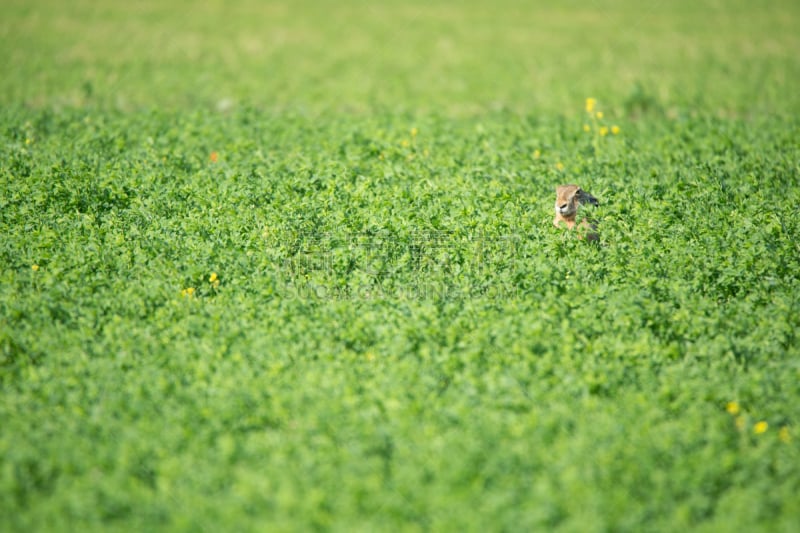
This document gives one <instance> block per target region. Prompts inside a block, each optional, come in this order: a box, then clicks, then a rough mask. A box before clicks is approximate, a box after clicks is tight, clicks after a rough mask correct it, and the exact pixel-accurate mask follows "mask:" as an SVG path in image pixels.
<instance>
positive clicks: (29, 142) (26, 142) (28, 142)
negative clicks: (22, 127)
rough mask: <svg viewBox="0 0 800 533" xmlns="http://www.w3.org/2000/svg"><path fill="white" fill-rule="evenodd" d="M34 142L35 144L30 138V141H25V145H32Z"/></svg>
mask: <svg viewBox="0 0 800 533" xmlns="http://www.w3.org/2000/svg"><path fill="white" fill-rule="evenodd" d="M32 142H33V141H32V140H31V139H30V138H28V139H25V144H31V143H32Z"/></svg>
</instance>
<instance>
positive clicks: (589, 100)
mask: <svg viewBox="0 0 800 533" xmlns="http://www.w3.org/2000/svg"><path fill="white" fill-rule="evenodd" d="M596 104H597V100H596V99H595V98H587V99H586V112H587V113H591V112H592V111H594V106H595V105H596Z"/></svg>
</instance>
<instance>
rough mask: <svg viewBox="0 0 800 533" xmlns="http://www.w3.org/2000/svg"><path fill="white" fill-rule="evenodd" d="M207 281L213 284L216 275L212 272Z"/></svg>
mask: <svg viewBox="0 0 800 533" xmlns="http://www.w3.org/2000/svg"><path fill="white" fill-rule="evenodd" d="M208 281H209V282H211V283H214V282H215V281H217V273H216V272H212V273H211V275H210V276H209V277H208Z"/></svg>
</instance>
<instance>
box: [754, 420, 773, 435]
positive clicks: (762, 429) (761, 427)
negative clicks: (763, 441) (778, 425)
mask: <svg viewBox="0 0 800 533" xmlns="http://www.w3.org/2000/svg"><path fill="white" fill-rule="evenodd" d="M767 428H769V424H767V423H766V422H765V421H764V420H762V421H761V422H756V425H755V426H753V431H755V433H756V435H761V434H762V433H766V431H767Z"/></svg>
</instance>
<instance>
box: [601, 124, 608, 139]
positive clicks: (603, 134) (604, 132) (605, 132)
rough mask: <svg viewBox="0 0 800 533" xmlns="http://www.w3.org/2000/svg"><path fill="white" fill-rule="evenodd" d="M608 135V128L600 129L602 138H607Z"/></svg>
mask: <svg viewBox="0 0 800 533" xmlns="http://www.w3.org/2000/svg"><path fill="white" fill-rule="evenodd" d="M606 135H608V126H603V127H602V128H600V136H601V137H605V136H606Z"/></svg>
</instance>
